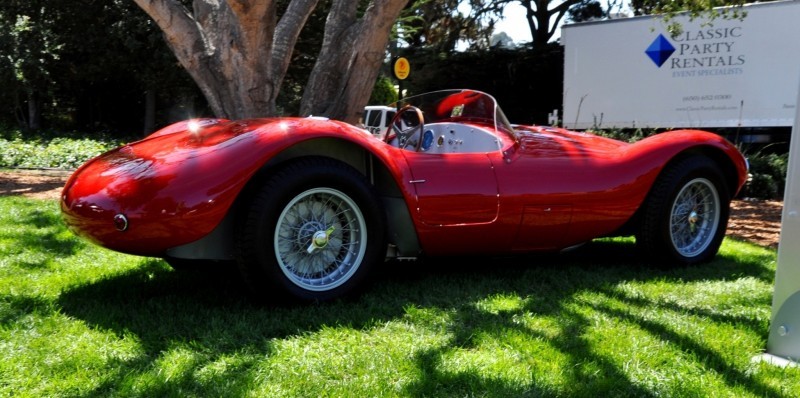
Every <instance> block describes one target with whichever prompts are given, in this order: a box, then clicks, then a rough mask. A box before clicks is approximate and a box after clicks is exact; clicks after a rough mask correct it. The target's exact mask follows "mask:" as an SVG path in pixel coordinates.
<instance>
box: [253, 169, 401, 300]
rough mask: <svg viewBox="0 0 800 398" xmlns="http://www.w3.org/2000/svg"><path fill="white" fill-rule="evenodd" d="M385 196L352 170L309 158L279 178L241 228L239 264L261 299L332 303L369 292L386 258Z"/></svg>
mask: <svg viewBox="0 0 800 398" xmlns="http://www.w3.org/2000/svg"><path fill="white" fill-rule="evenodd" d="M379 203H380V201H379V198H378V195H377V194H376V193H375V191H374V189H373V187H372V186H371V185H370V184H369V183H368V182H367V181H366V180H365V179H364V177H363V176H362V175H361V174H360V173H358V172H357V171H356V170H354V169H353V168H352V167H350V166H348V165H346V164H343V163H340V162H337V161H334V160H332V159H327V158H305V159H302V160H299V161H296V162H293V163H291V164H290V165H289V166H287V167H285V168H283V169H281V170H279V171H278V172H276V173H275V174H274V175H273V176H272V177H271V178H270V179H269V180H268V181H267V182H266V183H265V184H264V185H263V187H262V188H261V189H260V190H259V191H258V193H257V194H256V196H255V198H254V200H253V202H252V204H251V205H250V208H249V211H248V212H247V214H246V216H245V218H244V219H243V220H242V221H241V222H240V224H239V227H238V232H237V233H238V239H237V261H238V263H239V267H240V270H241V272H242V275H243V277H244V279H245V282H246V283H247V284H248V286H249V287H250V289H251V291H252V292H253V293H254V294H255V295H256V296H257V297H258V298H268V297H270V296H272V295H273V294H275V293H277V294H278V295H279V297H278V298H290V299H294V300H296V301H326V300H331V299H334V298H338V297H342V296H345V295H347V294H350V293H352V292H354V291H355V290H357V289H359V288H361V287H363V285H364V284H365V283H366V282H367V280H368V276H369V274H370V272H371V270H372V268H373V267H374V265H375V264H376V263H378V262H380V261H381V260H383V259H384V257H385V254H386V232H385V225H386V223H385V221H384V220H385V216H384V214H383V211H382V209H381V207H380V205H379Z"/></svg>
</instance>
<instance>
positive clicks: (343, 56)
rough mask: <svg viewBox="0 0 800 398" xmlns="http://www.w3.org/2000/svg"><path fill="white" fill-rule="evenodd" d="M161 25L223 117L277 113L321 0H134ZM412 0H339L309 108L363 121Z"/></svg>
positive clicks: (308, 94) (304, 110) (310, 88)
mask: <svg viewBox="0 0 800 398" xmlns="http://www.w3.org/2000/svg"><path fill="white" fill-rule="evenodd" d="M133 1H135V2H136V4H138V5H139V6H140V7H141V8H142V9H143V10H144V11H145V12H147V13H148V14H149V15H150V17H151V18H153V20H154V21H155V22H156V23H157V24H158V26H159V27H160V28H161V30H162V31H163V32H164V38H165V40H166V42H167V44H168V45H169V47H170V48H171V49H172V51H173V52H174V53H175V55H176V57H177V58H178V60H179V62H180V63H181V65H183V67H184V68H185V69H186V70H187V71H188V72H189V74H190V75H191V76H192V78H193V79H194V81H195V82H196V83H197V85H198V86H199V87H200V90H201V91H202V92H203V95H204V96H205V97H206V100H207V101H208V104H209V106H210V107H211V109H212V111H213V112H214V113H215V115H216V116H218V117H224V118H229V119H241V118H248V117H259V116H272V115H274V114H275V113H276V106H275V101H276V99H277V97H278V93H279V91H280V89H281V85H282V84H283V79H284V77H285V76H286V71H287V69H288V68H289V61H290V60H291V56H292V52H293V50H294V45H295V43H296V42H297V38H298V36H299V35H300V30H301V29H302V28H303V26H304V25H305V23H306V21H307V19H308V16H309V15H310V14H311V12H312V11H313V10H314V8H315V7H316V6H317V3H318V1H319V0H291V1H290V2H289V3H288V6H287V8H286V10H285V11H284V13H283V15H282V16H281V18H280V20H278V18H277V14H276V13H277V10H276V1H273V0H194V1H193V3H192V5H193V10H192V11H189V10H188V9H186V8H185V7H184V6H182V5H181V3H180V2H179V1H177V0H133ZM407 2H408V0H372V2H371V3H370V4H369V6H368V7H367V8H366V10H364V12H363V14H362V15H363V16H361V17H360V18H359V17H358V15H359V10H358V4H359V3H360V2H359V1H354V0H333V4H332V6H331V11H330V14H329V15H328V20H327V22H326V25H325V38H324V41H323V46H322V50H321V51H320V54H319V56H318V58H317V64H316V65H315V66H314V69H313V71H312V72H311V77H310V78H309V82H308V84H307V86H306V89H305V92H304V95H303V101H302V103H301V114H304V115H308V114H315V115H324V116H328V117H331V118H335V119H341V120H346V121H351V122H355V121H356V120H357V119H358V115H359V114H360V113H361V112H362V109H363V107H364V105H366V103H367V101H368V100H369V95H370V93H371V92H372V87H373V85H374V83H375V80H376V79H377V76H378V71H379V68H380V65H381V63H382V62H383V59H384V54H385V49H386V43H387V42H388V39H389V33H390V32H391V28H392V24H393V23H394V21H395V20H396V19H397V17H398V16H399V15H400V11H401V10H402V9H403V7H404V6H405V5H406V3H407Z"/></svg>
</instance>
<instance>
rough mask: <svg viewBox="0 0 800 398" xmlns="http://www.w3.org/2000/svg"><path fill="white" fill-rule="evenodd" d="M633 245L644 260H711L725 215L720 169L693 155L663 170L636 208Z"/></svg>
mask: <svg viewBox="0 0 800 398" xmlns="http://www.w3.org/2000/svg"><path fill="white" fill-rule="evenodd" d="M641 211H642V214H641V219H640V221H641V224H640V226H639V230H638V232H637V234H636V244H637V246H638V247H639V249H640V252H641V253H642V254H643V255H644V256H645V257H647V258H649V259H651V260H654V261H657V262H661V263H670V264H696V263H703V262H707V261H711V260H712V259H713V258H714V256H715V255H716V254H717V251H718V250H719V247H720V245H721V244H722V239H723V238H724V237H725V230H726V228H727V225H728V215H729V213H730V194H729V191H728V188H727V185H726V183H725V178H724V175H723V173H722V171H721V170H720V168H719V166H718V165H717V164H716V163H715V162H714V161H713V160H711V159H710V158H708V157H705V156H700V155H697V156H692V157H688V158H684V159H682V160H679V161H678V162H676V163H674V164H671V165H669V166H667V167H666V168H665V169H664V171H663V172H662V174H661V175H660V176H659V177H658V179H657V180H656V181H655V183H654V184H653V188H652V189H651V191H650V193H649V194H648V196H647V199H646V200H645V202H644V204H643V207H642V209H641Z"/></svg>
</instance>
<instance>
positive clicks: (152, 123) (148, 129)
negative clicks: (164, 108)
mask: <svg viewBox="0 0 800 398" xmlns="http://www.w3.org/2000/svg"><path fill="white" fill-rule="evenodd" d="M155 129H156V91H155V90H147V91H146V92H145V93H144V135H145V136H147V135H149V134H150V133H152V132H154V131H155Z"/></svg>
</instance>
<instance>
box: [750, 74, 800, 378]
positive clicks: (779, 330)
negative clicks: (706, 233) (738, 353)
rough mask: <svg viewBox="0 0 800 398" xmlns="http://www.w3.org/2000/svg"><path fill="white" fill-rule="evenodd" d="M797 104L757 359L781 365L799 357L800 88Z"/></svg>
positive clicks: (792, 363)
mask: <svg viewBox="0 0 800 398" xmlns="http://www.w3.org/2000/svg"><path fill="white" fill-rule="evenodd" d="M796 104H797V105H795V109H796V115H795V121H794V127H793V128H792V136H791V142H790V143H789V167H788V170H787V173H786V191H785V192H784V200H783V216H782V219H781V240H780V245H779V246H778V268H777V271H776V272H775V292H774V293H773V296H772V317H771V318H770V327H769V339H768V340H767V352H766V353H765V354H763V355H760V356H759V357H757V358H756V359H758V360H764V361H767V362H770V363H774V364H778V365H781V366H797V365H798V362H797V361H799V360H800V89H798V101H797V103H796Z"/></svg>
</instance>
